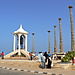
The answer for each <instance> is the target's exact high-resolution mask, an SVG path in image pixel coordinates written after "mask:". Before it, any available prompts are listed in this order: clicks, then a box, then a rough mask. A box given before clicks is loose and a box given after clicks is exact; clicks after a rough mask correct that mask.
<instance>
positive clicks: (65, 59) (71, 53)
mask: <svg viewBox="0 0 75 75" xmlns="http://www.w3.org/2000/svg"><path fill="white" fill-rule="evenodd" d="M73 57H75V51H69V52H67V53H66V55H65V57H63V58H62V60H61V61H62V62H70V60H71V59H72V58H73Z"/></svg>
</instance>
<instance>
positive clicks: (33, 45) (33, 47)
mask: <svg viewBox="0 0 75 75" xmlns="http://www.w3.org/2000/svg"><path fill="white" fill-rule="evenodd" d="M34 35H35V33H32V52H34V50H35V42H34V40H35V38H34Z"/></svg>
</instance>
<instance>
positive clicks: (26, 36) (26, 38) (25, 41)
mask: <svg viewBox="0 0 75 75" xmlns="http://www.w3.org/2000/svg"><path fill="white" fill-rule="evenodd" d="M25 51H27V35H25Z"/></svg>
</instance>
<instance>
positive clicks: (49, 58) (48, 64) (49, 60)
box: [47, 57, 52, 69]
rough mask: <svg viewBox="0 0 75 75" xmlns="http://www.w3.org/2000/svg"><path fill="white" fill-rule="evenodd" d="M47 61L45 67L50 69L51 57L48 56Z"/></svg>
mask: <svg viewBox="0 0 75 75" xmlns="http://www.w3.org/2000/svg"><path fill="white" fill-rule="evenodd" d="M47 62H48V63H47V68H50V69H51V64H52V61H51V57H48V59H47Z"/></svg>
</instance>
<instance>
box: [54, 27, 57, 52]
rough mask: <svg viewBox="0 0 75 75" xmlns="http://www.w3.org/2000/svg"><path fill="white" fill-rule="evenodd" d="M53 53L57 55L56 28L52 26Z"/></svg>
mask: <svg viewBox="0 0 75 75" xmlns="http://www.w3.org/2000/svg"><path fill="white" fill-rule="evenodd" d="M54 53H57V41H56V26H54Z"/></svg>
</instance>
